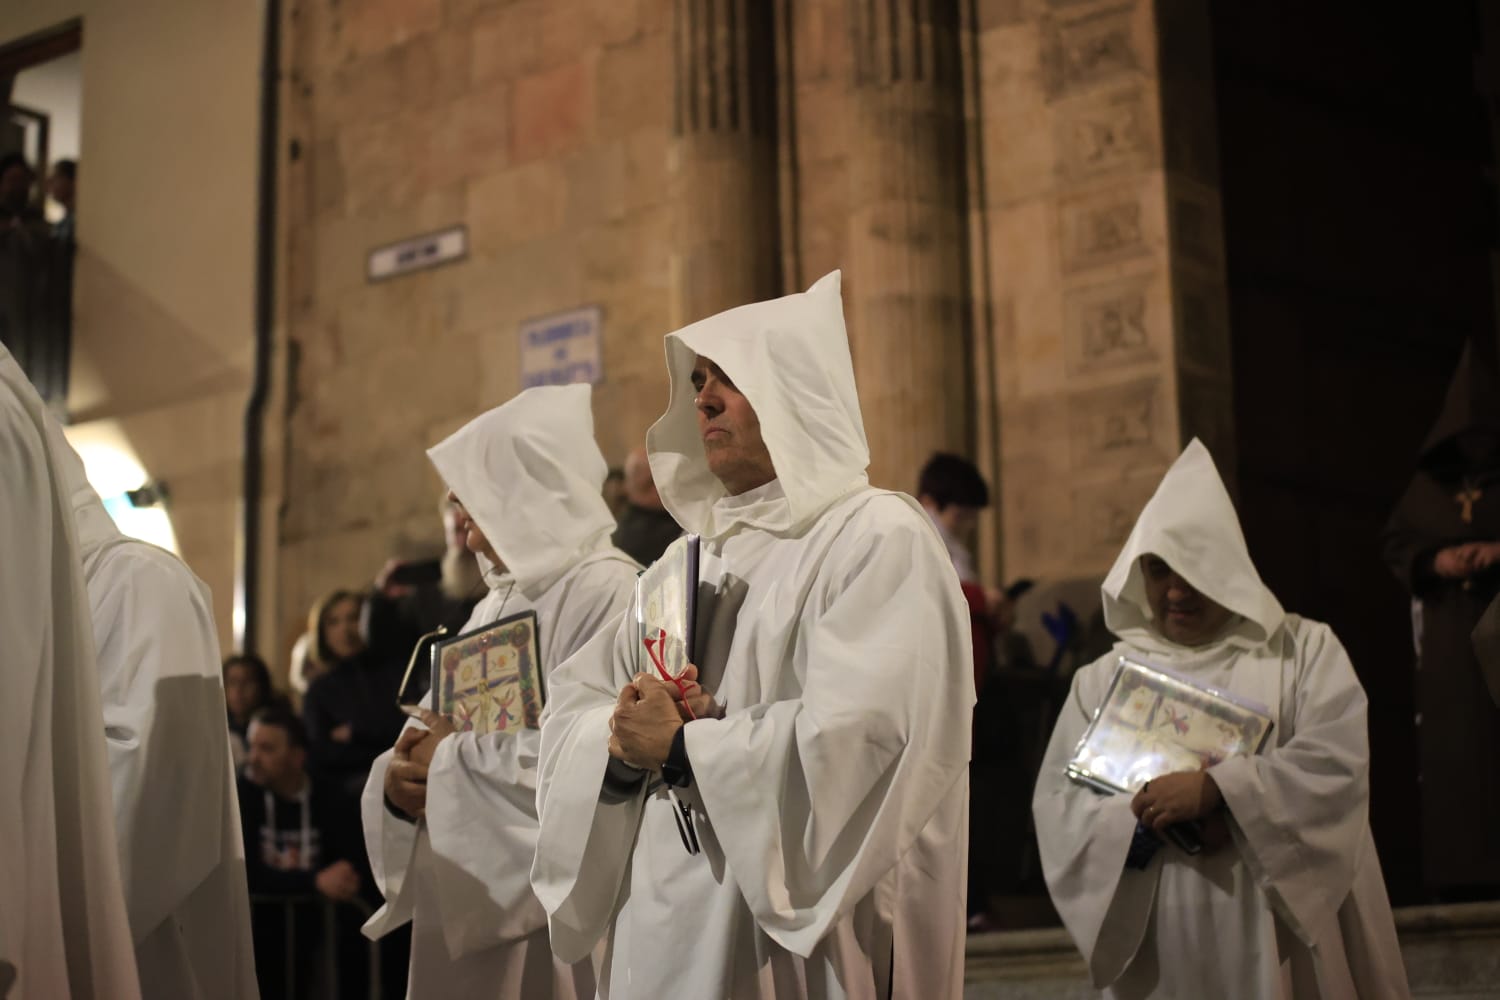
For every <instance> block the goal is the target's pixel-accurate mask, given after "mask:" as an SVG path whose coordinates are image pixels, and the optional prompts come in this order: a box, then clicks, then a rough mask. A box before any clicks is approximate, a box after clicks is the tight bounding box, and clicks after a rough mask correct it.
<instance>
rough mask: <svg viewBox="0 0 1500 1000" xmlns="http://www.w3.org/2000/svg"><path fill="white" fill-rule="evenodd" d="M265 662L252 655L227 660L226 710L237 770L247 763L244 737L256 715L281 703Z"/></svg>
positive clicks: (225, 659)
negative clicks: (270, 706) (274, 703)
mask: <svg viewBox="0 0 1500 1000" xmlns="http://www.w3.org/2000/svg"><path fill="white" fill-rule="evenodd" d="M279 701H280V699H279V698H277V696H276V693H275V689H274V687H273V686H272V684H271V671H270V669H269V668H267V666H266V661H265V660H262V659H261V658H260V657H258V656H256V655H255V654H253V653H236V654H234V655H233V656H227V657H225V658H224V708H225V710H226V711H227V713H228V717H229V749H230V751H231V753H233V755H234V767H235V770H236V771H238V770H239V768H240V766H241V765H242V764H244V763H245V746H246V744H245V735H246V733H247V731H248V730H249V728H250V720H251V718H253V717H254V716H255V713H256V712H258V711H260V710H261V709H262V708H265V707H266V706H267V705H270V704H272V703H273V702H279Z"/></svg>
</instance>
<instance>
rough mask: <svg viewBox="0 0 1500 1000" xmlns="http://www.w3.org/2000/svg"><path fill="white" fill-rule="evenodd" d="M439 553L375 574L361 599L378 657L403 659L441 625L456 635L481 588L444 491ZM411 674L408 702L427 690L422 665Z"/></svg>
mask: <svg viewBox="0 0 1500 1000" xmlns="http://www.w3.org/2000/svg"><path fill="white" fill-rule="evenodd" d="M440 510H441V512H442V518H443V555H442V557H441V558H439V559H431V560H424V561H418V562H403V561H402V560H399V559H392V560H390V561H388V562H387V563H386V564H385V566H383V567H382V568H381V570H380V574H379V575H378V576H376V578H375V588H374V590H373V591H372V592H371V593H370V596H369V598H368V600H367V601H366V602H365V622H366V625H365V634H366V636H367V637H368V641H369V644H370V649H371V650H372V651H373V652H374V654H375V656H376V658H377V659H380V660H382V661H391V660H398V661H402V662H405V660H406V659H407V658H408V657H409V656H410V655H411V652H412V648H413V647H414V646H415V645H416V644H417V642H418V641H419V640H420V639H421V638H422V636H424V635H427V634H428V633H429V632H433V631H435V630H436V629H437V628H439V627H440V626H441V627H443V628H446V629H447V630H448V635H449V636H455V635H458V633H459V632H460V631H461V630H462V629H463V626H464V622H466V621H468V620H469V615H470V613H472V612H473V610H474V605H476V604H478V603H479V599H480V598H481V597H482V596H483V595H484V593H485V585H484V577H483V575H482V574H481V573H480V571H479V563H478V562H476V561H475V559H474V553H472V552H470V551H469V550H468V548H467V547H466V546H465V545H464V532H463V530H462V522H461V521H460V519H459V517H458V513H457V511H456V510H455V509H454V506H453V504H451V503H449V502H448V498H447V495H446V494H445V495H444V496H443V500H442V503H441V505H440ZM418 673H420V674H421V677H415V678H413V680H414V681H418V682H419V683H418V684H415V685H413V687H412V688H411V689H410V690H408V691H407V692H405V695H406V698H407V700H408V701H410V702H411V703H413V704H415V703H416V701H417V700H418V699H419V698H420V697H421V696H422V694H423V693H424V692H425V691H426V684H425V678H426V677H427V673H426V671H418Z"/></svg>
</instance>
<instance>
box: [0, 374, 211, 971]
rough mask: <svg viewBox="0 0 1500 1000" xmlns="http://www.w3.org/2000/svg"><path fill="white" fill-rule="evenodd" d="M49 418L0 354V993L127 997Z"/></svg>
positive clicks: (58, 461) (128, 953)
mask: <svg viewBox="0 0 1500 1000" xmlns="http://www.w3.org/2000/svg"><path fill="white" fill-rule="evenodd" d="M51 423H52V418H51V416H50V414H49V413H48V412H47V407H46V404H45V403H43V402H42V399H41V397H40V396H38V395H37V393H36V390H35V389H33V388H32V386H31V384H30V382H28V381H27V379H26V376H25V374H24V373H23V372H22V371H21V368H20V366H19V365H17V364H16V362H15V360H14V359H13V358H12V357H11V355H10V352H9V351H7V350H6V349H5V348H4V347H3V346H0V469H3V470H4V471H3V473H0V553H4V557H5V575H4V583H3V587H4V593H3V594H0V641H3V642H4V644H5V653H4V657H3V662H4V670H0V755H3V759H4V761H5V766H4V767H3V768H0V803H3V804H0V996H5V997H8V998H9V1000H54V998H58V997H71V998H73V1000H91V998H101V1000H103V998H108V1000H131V998H135V997H139V996H140V987H139V984H138V981H137V978H136V966H135V956H134V949H133V948H132V947H131V939H130V924H129V921H128V919H127V917H126V914H125V895H124V890H123V888H122V886H121V881H120V863H119V858H118V856H117V854H116V853H115V824H114V819H113V810H112V808H111V804H110V789H109V763H108V760H107V758H106V756H105V749H104V724H103V715H102V713H101V711H100V707H99V681H98V677H97V675H96V673H95V667H94V630H93V626H92V625H91V623H90V618H89V600H88V594H87V592H86V591H85V590H84V582H83V568H82V566H81V564H80V561H79V556H78V542H77V533H76V529H75V528H74V526H73V512H72V509H71V506H70V504H69V491H68V485H67V480H66V477H65V473H64V468H63V461H62V460H63V458H64V456H63V455H61V454H59V453H58V452H57V450H56V449H55V447H54V444H53V441H52V440H51V438H50V436H49V433H48V430H47V428H48V426H49V425H50V424H51ZM68 454H70V455H71V451H69V452H68ZM219 714H220V715H222V714H223V710H222V708H221V709H220V710H219Z"/></svg>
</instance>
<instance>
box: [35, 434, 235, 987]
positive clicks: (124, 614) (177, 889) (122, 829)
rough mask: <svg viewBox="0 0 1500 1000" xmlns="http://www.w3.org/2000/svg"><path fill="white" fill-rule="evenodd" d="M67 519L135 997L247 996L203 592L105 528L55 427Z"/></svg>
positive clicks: (169, 561) (218, 680)
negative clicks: (137, 981) (93, 655)
mask: <svg viewBox="0 0 1500 1000" xmlns="http://www.w3.org/2000/svg"><path fill="white" fill-rule="evenodd" d="M51 430H52V435H53V439H54V450H55V452H56V453H57V454H58V455H60V456H61V460H62V466H63V472H64V479H65V481H66V483H67V485H68V489H69V494H70V496H71V500H72V506H73V519H74V523H75V524H76V526H77V529H78V547H79V552H80V554H81V556H82V559H83V571H84V578H85V582H86V585H87V588H88V595H89V609H90V612H91V616H92V619H93V626H94V642H95V646H96V648H97V650H98V669H99V688H100V693H101V696H102V702H103V709H104V736H105V742H106V746H107V748H108V752H109V771H110V783H111V786H112V790H113V799H114V810H115V832H116V835H117V837H118V846H119V854H120V874H121V877H122V879H123V881H124V885H125V903H126V907H127V909H128V911H129V914H130V928H131V935H132V937H133V938H134V940H135V951H136V964H137V966H138V968H139V971H140V977H141V993H142V995H143V996H146V997H149V998H152V1000H158V998H159V1000H219V998H224V1000H237V998H238V1000H255V998H256V997H258V996H259V995H260V993H259V990H258V989H257V987H256V981H255V954H254V949H253V946H252V944H251V936H250V899H249V894H248V891H247V889H246V885H245V845H244V843H243V842H242V840H241V836H240V807H239V799H238V796H237V795H236V792H235V782H234V765H233V763H232V762H231V760H230V749H229V733H228V730H227V728H226V726H225V722H224V687H223V681H222V674H221V667H220V657H219V638H218V630H217V628H215V626H214V619H213V611H212V602H211V596H210V594H209V591H208V587H207V586H205V585H204V584H203V582H202V581H201V580H199V579H198V578H197V577H196V576H194V575H193V572H192V571H191V570H190V569H188V568H187V566H185V565H184V564H183V563H182V561H181V560H179V559H178V558H177V557H176V556H174V555H172V553H170V552H167V551H165V550H163V549H160V548H157V547H156V546H155V545H151V544H149V543H147V542H143V541H140V540H138V539H135V538H129V537H127V536H126V535H124V534H122V533H121V532H120V530H119V529H118V528H117V527H115V523H114V521H113V520H111V519H110V516H109V514H108V513H106V512H105V510H104V504H103V503H102V502H101V501H100V500H99V495H98V494H97V493H95V492H94V488H93V487H92V486H90V485H89V482H88V478H87V476H86V474H85V472H84V466H83V462H82V461H81V460H80V459H79V457H78V455H77V454H76V453H75V452H74V451H73V449H72V448H71V447H69V445H68V443H67V440H66V439H65V438H64V437H63V434H62V430H61V428H59V427H57V426H56V425H55V424H54V425H52V428H51Z"/></svg>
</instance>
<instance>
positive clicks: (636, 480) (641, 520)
mask: <svg viewBox="0 0 1500 1000" xmlns="http://www.w3.org/2000/svg"><path fill="white" fill-rule="evenodd" d="M619 522H620V523H619V527H617V528H615V534H614V538H613V541H614V543H615V547H616V548H618V549H620V550H622V551H623V552H625V553H626V554H628V555H629V556H630V558H632V559H634V560H635V561H636V562H638V563H640V564H641V565H642V566H650V565H651V564H652V563H654V562H656V560H657V559H659V558H661V554H662V553H663V552H665V551H666V550H667V546H668V545H671V544H672V542H673V541H674V540H676V538H677V536H678V535H681V534H682V528H681V527H680V526H679V525H678V524H677V522H676V521H675V520H673V518H672V515H671V514H669V513H667V509H666V508H665V507H663V506H662V502H661V494H659V493H657V492H656V482H655V481H654V480H653V479H652V478H651V463H650V462H649V461H648V460H647V458H646V449H645V448H636V449H635V450H634V451H632V452H631V453H630V454H629V455H627V456H626V457H625V509H624V510H623V511H621V512H620V514H619Z"/></svg>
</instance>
